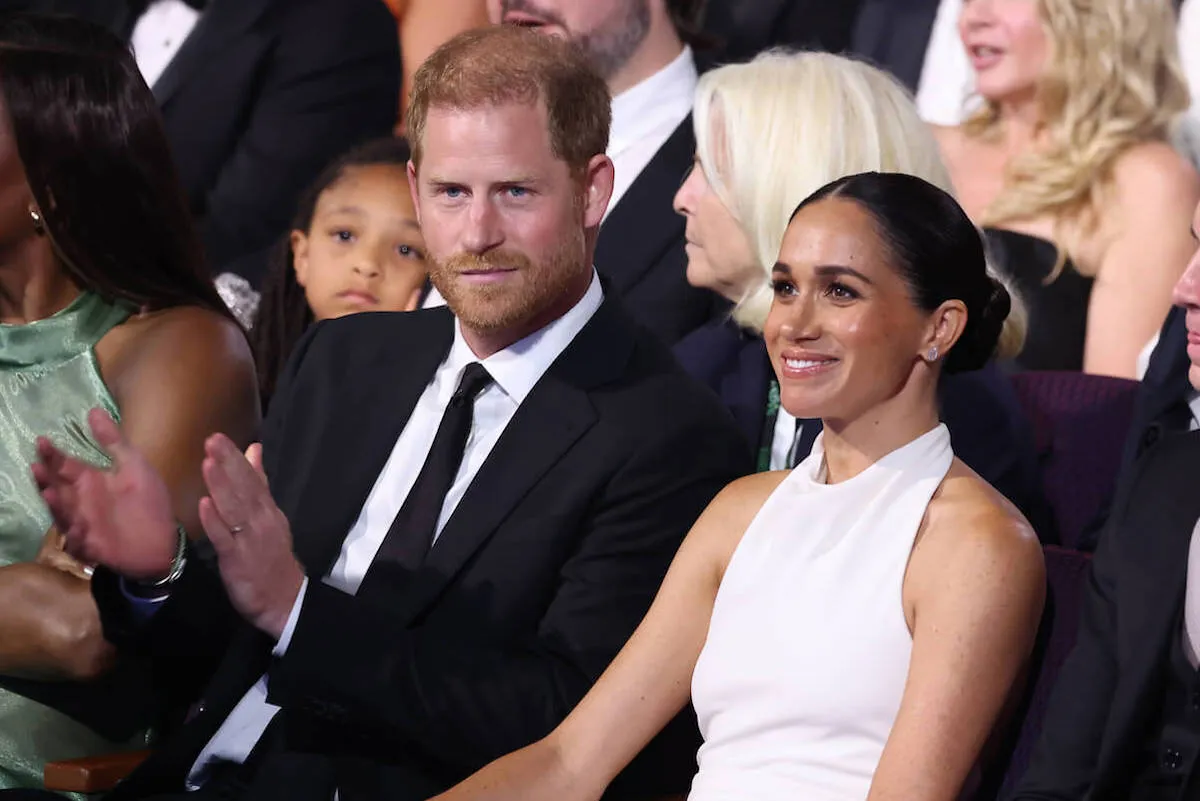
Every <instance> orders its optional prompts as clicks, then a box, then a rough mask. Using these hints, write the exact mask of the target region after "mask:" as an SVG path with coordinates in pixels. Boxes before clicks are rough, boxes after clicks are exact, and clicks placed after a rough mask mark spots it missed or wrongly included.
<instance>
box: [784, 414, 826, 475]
mask: <svg viewBox="0 0 1200 801" xmlns="http://www.w3.org/2000/svg"><path fill="white" fill-rule="evenodd" d="M820 433H821V421H820V420H803V419H800V418H797V419H796V433H795V435H794V436H793V437H792V447H790V448H788V452H787V467H788V469H789V470H790V469H791V468H793V467H795V466H796V465H798V464H800V463H801V462H803V461H804V460H805V459H807V458H808V455H809V454H810V453H812V447H813V443H814V442H816V441H817V434H820Z"/></svg>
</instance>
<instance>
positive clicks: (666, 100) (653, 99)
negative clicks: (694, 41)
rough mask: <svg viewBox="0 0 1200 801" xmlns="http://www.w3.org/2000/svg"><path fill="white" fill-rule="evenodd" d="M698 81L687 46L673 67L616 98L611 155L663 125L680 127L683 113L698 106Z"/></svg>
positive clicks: (613, 107)
mask: <svg viewBox="0 0 1200 801" xmlns="http://www.w3.org/2000/svg"><path fill="white" fill-rule="evenodd" d="M698 80H699V77H698V75H697V73H696V60H695V58H693V56H692V49H691V48H690V47H686V46H685V47H684V48H683V52H681V53H680V54H679V55H678V56H676V57H675V60H674V61H672V62H671V63H670V64H668V65H667V66H665V67H663V68H662V69H661V70H659V71H658V72H656V73H654V74H653V75H651V76H650V77H649V78H646V79H645V80H643V81H642V82H641V83H639V84H636V85H634V86H631V87H630V88H628V89H626V90H625V91H624V92H622V93H621V94H619V95H617V96H616V97H614V98H613V100H612V133H611V134H610V136H609V146H608V152H609V154H610V155H611V154H612V153H616V152H619V151H621V150H623V149H624V148H626V147H628V146H629V145H630V144H631V143H633V142H636V141H638V140H639V139H641V138H643V136H645V135H646V133H647V132H648V131H652V130H654V129H655V128H657V127H659V126H660V125H662V124H664V123H669V124H670V125H671V127H674V126H676V125H678V124H679V123H678V119H679V117H680V110H681V109H682V111H683V114H684V115H686V114H687V112H688V111H690V110H691V108H692V104H693V103H694V102H695V95H696V82H697V81H698Z"/></svg>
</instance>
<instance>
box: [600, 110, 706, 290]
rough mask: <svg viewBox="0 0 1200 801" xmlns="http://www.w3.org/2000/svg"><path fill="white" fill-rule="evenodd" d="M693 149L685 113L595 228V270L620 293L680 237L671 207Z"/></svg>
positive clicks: (680, 224) (679, 220) (679, 223)
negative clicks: (596, 238)
mask: <svg viewBox="0 0 1200 801" xmlns="http://www.w3.org/2000/svg"><path fill="white" fill-rule="evenodd" d="M695 152H696V137H695V134H694V133H693V131H692V115H691V114H689V115H688V116H687V118H686V119H684V121H683V122H681V123H680V124H679V127H678V128H676V129H675V131H674V133H672V134H671V136H670V137H669V138H668V139H667V141H666V142H665V143H664V144H663V146H662V147H661V148H659V149H658V152H657V153H655V154H654V158H652V159H651V160H650V163H649V164H647V165H646V168H645V169H644V170H642V172H641V174H639V175H638V177H637V179H636V180H635V181H634V182H633V184H632V185H630V187H629V189H628V190H626V192H625V195H624V196H623V197H622V198H621V200H620V202H619V203H617V205H616V206H615V207H613V210H612V211H611V212H610V213H609V215H608V218H607V219H606V220H605V221H604V223H603V224H602V225H601V226H600V237H599V239H598V240H597V242H596V268H597V269H598V270H599V271H600V274H601V275H603V276H604V277H605V278H607V279H608V280H609V281H610V282H611V285H612V288H613V290H614V291H615V292H616V294H617V295H623V294H625V293H626V292H627V291H629V289H630V287H632V286H633V285H634V284H636V283H637V282H638V281H640V280H641V278H642V276H643V275H644V274H645V273H646V271H647V270H649V269H650V268H651V267H653V266H654V263H655V262H656V261H658V258H659V256H661V255H662V253H663V252H664V251H666V250H667V249H669V248H670V247H671V246H672V245H674V244H676V243H677V242H679V241H680V240H682V239H683V232H684V220H683V218H682V217H680V216H679V215H678V214H676V213H675V211H674V209H672V207H671V198H672V197H674V195H675V192H676V191H677V190H678V189H679V186H680V184H682V183H683V178H684V176H685V175H686V174H687V171H688V169H689V168H690V167H691V164H692V158H693V156H694V155H695Z"/></svg>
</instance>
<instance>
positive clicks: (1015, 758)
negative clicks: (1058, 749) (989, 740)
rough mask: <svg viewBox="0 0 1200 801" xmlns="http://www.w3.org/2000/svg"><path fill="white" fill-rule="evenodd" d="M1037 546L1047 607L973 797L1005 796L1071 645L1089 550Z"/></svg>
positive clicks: (1033, 742) (1024, 762)
mask: <svg viewBox="0 0 1200 801" xmlns="http://www.w3.org/2000/svg"><path fill="white" fill-rule="evenodd" d="M1042 552H1043V554H1044V555H1045V558H1046V579H1047V593H1046V610H1045V612H1044V614H1043V615H1042V625H1041V628H1040V629H1039V630H1038V638H1037V644H1036V645H1035V647H1034V652H1033V657H1032V660H1031V670H1030V675H1029V682H1028V683H1027V684H1026V686H1025V689H1024V691H1023V693H1022V696H1021V698H1020V699H1019V702H1018V703H1017V704H1016V708H1015V710H1014V716H1013V721H1012V724H1011V725H1010V726H1009V727H1008V729H1007V732H1006V736H1004V737H1002V738H1001V741H1000V743H1001V744H1000V746H999V748H998V749H997V752H996V754H995V756H994V757H993V758H992V759H990V760H988V765H987V767H986V770H985V774H986V778H985V779H984V783H983V784H984V786H983V789H982V790H981V791H980V792H979V793H977V794H976V795H975V796H974V801H992V800H993V799H996V798H1007V797H1008V796H1009V794H1010V793H1011V791H1012V790H1013V789H1014V788H1015V787H1016V785H1017V782H1019V781H1020V779H1021V777H1022V776H1023V775H1024V774H1025V769H1026V768H1027V767H1028V765H1029V759H1030V757H1031V756H1032V755H1033V751H1034V748H1035V747H1036V746H1037V741H1038V737H1039V735H1040V734H1041V730H1042V717H1043V716H1044V715H1045V714H1046V707H1047V705H1048V704H1049V701H1050V695H1051V692H1052V691H1053V689H1054V684H1055V682H1056V681H1057V679H1058V674H1059V671H1060V670H1061V669H1062V666H1063V662H1065V661H1066V659H1067V656H1068V655H1069V654H1070V653H1071V649H1072V648H1074V646H1075V636H1076V634H1077V633H1078V630H1079V616H1080V612H1081V610H1082V606H1083V598H1084V592H1085V590H1086V586H1087V577H1088V570H1089V568H1090V566H1091V561H1092V557H1091V554H1086V553H1081V552H1079V551H1072V550H1069V549H1067V548H1059V547H1056V546H1053V545H1047V546H1045V547H1044V548H1043V549H1042Z"/></svg>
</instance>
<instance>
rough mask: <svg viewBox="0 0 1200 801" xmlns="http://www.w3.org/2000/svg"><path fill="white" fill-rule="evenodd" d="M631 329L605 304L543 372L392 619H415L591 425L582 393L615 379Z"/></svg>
mask: <svg viewBox="0 0 1200 801" xmlns="http://www.w3.org/2000/svg"><path fill="white" fill-rule="evenodd" d="M631 326H632V324H631V323H628V322H627V321H624V318H623V317H622V315H621V313H620V312H619V311H618V310H617V309H616V308H615V307H614V306H613V304H612V303H611V301H606V302H605V303H604V304H603V305H602V306H601V307H600V309H599V310H597V312H596V314H595V315H594V316H593V317H592V319H591V320H590V321H589V322H588V324H587V325H586V326H584V328H583V330H582V331H580V332H579V335H578V336H576V337H575V340H574V341H573V342H572V343H571V344H570V345H569V346H568V347H567V349H566V350H565V351H563V353H562V355H561V356H559V358H558V359H557V360H556V361H555V362H554V364H553V365H551V367H550V369H549V370H548V371H547V372H546V374H545V375H544V376H542V379H541V380H540V381H539V382H538V383H537V384H536V385H535V386H534V388H533V391H532V392H530V393H529V395H528V397H526V398H525V401H524V402H523V403H522V404H521V406H520V408H518V409H517V413H516V414H515V415H514V416H513V419H512V420H511V421H510V422H509V424H508V426H507V427H506V428H505V429H504V433H503V434H501V435H500V439H499V440H498V441H497V442H496V445H495V447H494V448H493V449H492V452H491V453H490V454H488V458H487V460H486V461H485V462H484V463H483V466H482V467H481V468H480V469H479V472H478V473H477V474H476V475H475V478H474V479H473V480H472V481H471V485H470V486H469V487H468V488H467V491H466V493H465V494H464V495H463V497H462V500H461V501H460V502H459V504H458V507H457V508H456V509H455V510H454V514H452V515H451V516H450V519H449V520H448V521H446V526H445V528H443V529H442V533H441V534H440V535H439V536H438V538H437V542H436V543H435V544H434V546H433V548H432V549H431V550H430V552H429V556H428V557H427V558H426V560H425V564H424V565H423V566H422V567H421V569H420V570H419V571H418V572H417V573H416V574H415V575H414V576H413V578H412V581H411V583H410V584H409V585H408V586H407V587H405V588H403V589H402V590H401V594H400V600H399V606H398V610H397V611H398V614H399V615H400V617H401V618H402V619H403V620H404V621H405V623H408V622H410V621H411V620H412V619H413V618H415V617H416V616H418V615H420V614H421V613H422V612H423V611H424V610H425V609H426V608H427V607H428V606H429V604H430V603H432V602H433V601H434V600H436V598H437V596H438V595H439V594H440V593H441V591H442V590H443V589H444V588H445V587H446V586H447V585H448V584H449V583H450V582H451V580H453V578H454V577H455V576H456V575H457V574H458V573H459V571H460V570H462V568H463V566H464V565H465V564H466V563H467V561H468V560H469V559H470V558H471V556H472V555H473V554H474V553H475V552H476V551H477V550H478V549H479V548H480V547H481V546H483V544H484V543H486V542H487V541H488V540H489V539H490V538H491V537H492V535H493V534H495V532H496V530H497V529H498V528H499V527H500V526H501V524H502V523H503V522H504V520H505V518H507V517H508V515H509V514H510V513H511V512H512V511H513V509H514V508H516V506H517V505H518V504H519V503H520V502H521V500H522V499H523V498H524V497H525V496H526V495H527V494H528V493H529V491H530V490H531V489H533V487H534V486H535V485H536V484H537V483H538V482H539V481H541V480H542V478H543V477H545V475H546V474H547V473H548V472H549V471H550V470H551V469H552V468H553V467H554V465H555V464H557V463H558V462H559V460H561V459H562V457H563V456H564V455H565V454H566V453H567V451H568V450H570V448H571V446H573V445H574V444H575V443H576V442H577V441H578V440H579V438H580V437H582V436H583V434H584V433H585V432H586V431H587V430H588V429H589V428H591V427H592V426H593V425H594V424H595V422H596V410H595V408H594V407H593V405H592V402H591V399H590V398H589V397H588V390H590V389H591V388H593V387H595V386H598V385H601V384H604V383H607V382H609V381H611V380H612V379H614V378H616V377H618V376H620V375H621V373H622V371H623V369H624V367H625V365H626V363H627V362H628V359H629V354H630V352H631V350H632V347H633V339H632V338H631V336H630V331H631Z"/></svg>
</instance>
